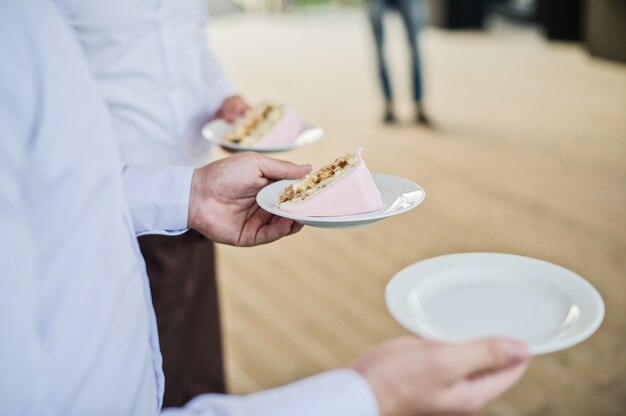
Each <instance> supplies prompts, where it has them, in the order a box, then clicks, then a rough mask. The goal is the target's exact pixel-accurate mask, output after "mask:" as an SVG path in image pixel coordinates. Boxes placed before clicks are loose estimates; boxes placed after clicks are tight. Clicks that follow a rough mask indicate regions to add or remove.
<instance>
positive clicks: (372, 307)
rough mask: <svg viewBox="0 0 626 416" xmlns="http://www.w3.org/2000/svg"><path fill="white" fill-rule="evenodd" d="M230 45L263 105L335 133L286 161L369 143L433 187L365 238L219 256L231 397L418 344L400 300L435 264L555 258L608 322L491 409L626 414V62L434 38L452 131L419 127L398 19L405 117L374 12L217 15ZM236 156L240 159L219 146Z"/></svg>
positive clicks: (532, 38) (376, 157) (216, 39)
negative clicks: (393, 111)
mask: <svg viewBox="0 0 626 416" xmlns="http://www.w3.org/2000/svg"><path fill="white" fill-rule="evenodd" d="M210 34H211V37H212V41H213V43H214V44H215V50H216V51H217V53H218V55H219V57H220V58H221V60H222V62H223V64H224V66H225V68H226V69H227V71H228V72H229V73H230V74H231V77H232V78H233V80H234V81H235V82H236V83H237V85H238V86H239V87H240V89H241V91H243V92H244V93H245V94H246V96H247V97H249V98H250V99H251V100H253V101H255V100H260V99H263V98H268V97H269V98H272V99H276V100H281V101H285V102H288V103H290V104H292V105H294V106H295V107H296V108H297V109H299V110H300V112H301V113H302V114H303V115H305V116H306V118H307V119H309V120H312V121H314V122H316V123H318V124H320V125H321V126H323V127H324V128H325V130H326V137H325V139H324V140H323V141H322V142H320V143H318V144H315V145H313V146H310V147H308V148H306V149H302V150H298V151H295V152H293V153H288V154H280V155H279V157H281V158H285V159H290V160H294V161H297V162H307V163H313V164H314V165H316V166H319V165H320V164H322V163H325V162H327V161H330V160H332V159H333V158H334V157H336V156H338V155H340V154H342V153H343V152H345V151H347V150H350V149H352V148H354V147H357V146H363V147H364V148H365V158H366V160H367V162H368V165H369V167H370V168H371V170H373V171H377V172H384V173H389V174H393V175H398V176H403V177H407V178H410V179H412V180H414V181H416V182H418V183H420V184H421V185H422V186H423V187H424V188H425V189H426V190H427V199H426V201H425V203H424V204H423V205H422V206H421V207H419V208H418V209H416V210H414V211H412V212H410V213H409V214H405V215H402V216H399V217H397V218H393V219H391V220H388V221H385V222H383V223H380V224H377V225H374V226H371V227H367V228H363V229H354V230H323V229H313V228H305V229H304V230H303V231H302V232H301V233H300V234H298V235H296V236H293V237H290V238H288V239H285V240H282V241H280V242H278V243H275V244H272V245H268V246H263V247H257V248H251V249H240V248H232V247H220V248H219V273H220V278H221V290H222V295H223V297H222V299H223V303H222V308H223V311H224V323H225V331H226V352H227V367H228V376H229V384H230V388H231V390H232V391H233V392H234V393H239V394H245V393H249V392H254V391H258V390H261V389H265V388H269V387H273V386H278V385H281V384H284V383H287V382H290V381H293V380H297V379H299V378H302V377H306V376H308V375H311V374H314V373H317V372H320V371H324V370H327V369H331V368H335V367H338V366H342V365H344V364H345V363H347V362H349V361H350V360H352V359H353V358H355V357H356V356H358V355H359V354H361V353H362V352H364V351H366V350H367V349H368V348H369V347H371V346H372V345H374V344H376V343H378V342H380V341H383V340H386V339H388V338H391V337H394V336H397V335H401V334H405V331H404V330H403V329H402V328H401V327H400V326H399V325H397V324H396V323H395V322H394V320H393V319H392V318H391V317H390V315H389V314H388V312H387V310H386V308H385V305H384V301H383V291H384V288H385V285H386V283H387V282H388V280H389V279H390V278H391V277H392V276H393V274H394V273H395V272H396V271H398V270H400V269H401V268H403V267H404V266H406V265H408V264H410V263H413V262H415V261H418V260H421V259H425V258H428V257H432V256H437V255H442V254H447V253H455V252H471V251H495V252H506V253H516V254H521V255H527V256H533V257H538V258H541V259H545V260H548V261H552V262H555V263H557V264H560V265H562V266H565V267H567V268H570V269H572V270H574V271H576V272H578V273H579V274H581V275H582V276H584V277H586V278H587V279H588V280H589V281H591V282H592V283H593V284H594V285H595V286H596V287H597V288H598V290H599V291H600V292H601V294H602V296H603V297H604V300H605V302H606V319H605V321H604V323H603V324H602V327H601V328H600V329H599V330H598V332H597V333H596V334H595V335H594V336H593V337H592V338H591V339H589V340H588V341H587V342H585V343H583V344H581V345H579V346H577V347H575V348H572V349H570V350H567V351H565V352H560V353H556V354H551V355H548V356H543V357H539V358H537V359H536V360H535V361H534V363H533V364H532V366H531V368H530V370H529V372H528V374H527V376H526V377H525V379H524V380H523V381H522V382H521V383H520V384H519V385H518V386H516V387H515V389H514V390H512V391H511V392H510V393H509V394H507V395H506V396H505V397H504V398H502V399H501V400H499V401H498V402H496V403H495V404H493V405H492V406H491V407H490V408H488V409H487V410H486V411H485V412H484V415H492V416H495V415H498V416H519V415H524V416H531V415H532V416H540V415H541V416H543V415H546V416H551V415H555V416H556V415H559V416H560V415H563V416H589V415H592V416H603V415H615V416H617V415H624V414H626V375H625V374H626V316H625V311H626V276H625V271H626V66H622V65H619V64H615V63H610V62H606V61H600V60H595V59H591V58H590V57H588V56H587V55H586V54H585V53H584V52H583V51H582V50H581V49H580V48H579V47H577V46H576V45H571V44H558V43H550V44H548V43H546V42H544V41H543V40H542V38H541V36H540V35H539V34H538V33H536V32H535V31H534V30H532V29H528V28H520V27H508V26H506V25H503V24H496V25H495V26H494V27H493V28H492V30H491V31H490V32H489V33H477V32H460V33H450V32H443V31H438V30H428V31H427V32H425V33H424V34H423V36H422V39H421V42H422V46H423V60H424V66H425V84H426V89H427V103H428V107H429V109H430V111H431V113H432V115H433V117H434V119H435V121H436V123H437V128H436V129H435V130H432V131H431V130H427V129H423V128H418V127H415V126H414V125H412V124H410V123H409V122H408V120H409V118H410V106H409V95H410V94H409V91H410V88H409V87H410V84H409V80H408V70H407V65H408V64H407V58H406V56H405V55H406V53H405V52H406V51H405V42H404V40H405V38H404V33H403V32H402V31H401V26H400V25H399V21H398V20H397V19H395V18H394V19H391V20H390V30H389V32H388V40H389V44H390V50H389V51H388V52H389V61H390V64H391V65H392V67H393V74H394V81H395V88H396V92H397V96H398V97H397V98H398V104H399V107H400V110H401V116H402V117H403V118H405V119H406V120H407V122H406V123H403V124H401V125H399V126H392V127H390V126H385V125H382V124H381V123H380V122H379V118H380V104H381V102H380V95H379V89H378V84H377V80H376V77H375V71H374V67H373V65H372V64H373V57H372V50H371V46H372V45H371V37H370V33H369V31H368V27H367V25H366V20H365V19H364V16H362V15H361V14H360V13H357V12H354V11H353V12H338V13H334V14H331V13H317V14H308V15H298V16H270V17H258V16H256V17H255V16H252V17H251V16H244V17H226V18H221V19H217V20H215V21H214V22H213V24H212V29H211V31H210ZM218 156H223V153H218Z"/></svg>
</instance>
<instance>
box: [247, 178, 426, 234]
mask: <svg viewBox="0 0 626 416" xmlns="http://www.w3.org/2000/svg"><path fill="white" fill-rule="evenodd" d="M372 177H373V178H374V181H376V179H377V178H380V179H383V178H387V179H393V180H401V181H405V182H408V183H410V184H411V185H413V186H415V187H416V188H417V189H416V191H421V192H422V195H421V198H420V199H419V200H417V201H416V202H413V203H411V205H410V206H409V207H406V208H401V209H397V210H394V211H391V212H384V211H381V210H378V211H373V212H371V213H363V214H355V215H344V216H332V217H311V216H305V215H297V214H292V213H290V212H287V211H284V210H281V209H280V208H277V207H270V206H267V205H265V204H262V203H261V201H260V198H261V194H262V193H263V192H268V189H269V188H273V187H278V186H279V185H280V186H282V187H286V186H287V185H289V184H291V183H294V182H296V181H298V179H283V180H280V181H277V182H273V183H271V184H269V185H267V186H265V187H264V188H263V189H261V190H260V191H259V192H258V193H257V196H256V202H257V204H258V205H259V206H260V207H261V209H263V210H265V211H267V212H269V213H271V214H274V215H277V216H280V217H284V218H289V219H291V220H294V221H306V222H307V223H310V224H309V226H313V225H311V224H325V225H330V224H334V225H336V226H337V227H339V225H340V224H351V223H359V222H366V223H369V222H372V221H375V222H378V221H381V220H384V219H385V218H389V217H392V216H394V215H398V214H402V213H405V212H408V211H410V210H412V209H414V208H417V207H418V206H419V205H421V204H422V203H423V202H424V200H425V199H426V191H425V190H424V188H422V186H420V185H419V184H417V183H415V182H413V181H412V180H410V179H406V178H403V177H400V176H395V175H389V174H385V173H377V172H372ZM368 214H369V215H368ZM356 215H368V216H367V217H365V218H363V217H359V218H354V217H355V216H356ZM363 225H366V224H363Z"/></svg>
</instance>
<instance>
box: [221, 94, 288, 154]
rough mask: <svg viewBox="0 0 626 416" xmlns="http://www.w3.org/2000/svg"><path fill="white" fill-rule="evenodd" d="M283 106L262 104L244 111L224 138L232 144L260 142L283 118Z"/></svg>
mask: <svg viewBox="0 0 626 416" xmlns="http://www.w3.org/2000/svg"><path fill="white" fill-rule="evenodd" d="M283 112H284V110H283V106H282V105H280V104H276V103H270V102H264V103H261V104H259V105H257V106H255V107H254V108H251V109H249V110H248V111H246V113H245V114H244V116H243V117H242V118H241V120H239V121H238V122H237V124H236V125H235V127H233V129H232V130H230V131H229V132H228V133H226V135H225V136H224V139H225V140H227V141H229V142H232V143H241V144H250V143H254V142H256V141H258V140H260V139H261V138H262V137H263V136H264V135H265V134H266V133H267V132H269V131H270V130H271V129H272V127H274V125H275V124H276V123H277V122H278V121H280V119H281V118H282V117H283Z"/></svg>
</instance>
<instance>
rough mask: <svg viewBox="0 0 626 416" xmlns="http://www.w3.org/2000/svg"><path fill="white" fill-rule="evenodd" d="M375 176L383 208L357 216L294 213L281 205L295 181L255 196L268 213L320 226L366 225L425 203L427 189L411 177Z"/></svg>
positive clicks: (289, 181) (282, 183)
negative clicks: (425, 190) (287, 190)
mask: <svg viewBox="0 0 626 416" xmlns="http://www.w3.org/2000/svg"><path fill="white" fill-rule="evenodd" d="M372 177H373V178H374V182H375V183H376V187H377V188H378V190H379V191H380V195H381V198H382V200H383V208H382V209H381V210H378V211H374V212H368V213H365V214H356V215H341V216H334V217H309V216H306V215H298V214H292V213H290V212H286V211H283V210H282V209H280V208H278V201H279V200H280V194H282V193H283V191H284V190H285V188H286V187H287V186H288V185H291V184H292V183H294V182H296V181H295V180H283V181H279V182H274V183H273V184H270V185H268V186H266V187H265V188H263V189H261V192H259V193H258V194H257V196H256V202H257V204H259V206H260V207H261V208H263V209H264V210H265V211H267V212H271V213H272V214H274V215H278V216H280V217H285V218H291V219H292V220H295V221H297V222H299V223H300V224H304V225H308V226H311V227H319V228H354V227H363V226H366V225H369V224H373V223H375V222H378V221H382V220H384V219H385V218H388V217H391V216H394V215H398V214H402V213H404V212H407V211H409V210H412V209H413V208H415V207H416V206H418V205H419V204H421V203H422V201H423V200H424V198H425V197H426V193H425V192H424V189H422V187H421V186H419V185H418V184H416V183H414V182H411V181H409V180H408V179H404V178H399V177H397V176H391V175H383V174H381V173H373V174H372Z"/></svg>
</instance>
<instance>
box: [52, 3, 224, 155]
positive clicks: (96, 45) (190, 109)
mask: <svg viewBox="0 0 626 416" xmlns="http://www.w3.org/2000/svg"><path fill="white" fill-rule="evenodd" d="M60 1H61V2H62V3H64V5H65V8H66V10H67V14H68V17H69V20H70V22H71V24H72V26H73V28H74V32H75V35H76V37H77V39H78V40H79V42H80V43H81V46H82V47H83V50H84V52H85V56H86V58H87V63H88V64H89V67H90V69H91V72H92V74H93V76H94V77H95V78H96V81H97V84H98V89H99V90H100V94H101V95H102V97H103V98H104V100H105V102H106V103H107V105H108V106H109V108H110V110H111V115H112V123H113V128H114V131H115V135H116V138H117V140H118V142H119V144H120V149H121V152H122V159H123V160H124V162H125V163H130V164H134V165H145V166H167V165H184V166H195V167H198V166H202V165H205V164H206V163H208V161H209V159H210V151H211V146H210V145H209V143H208V142H207V141H206V140H204V139H202V137H201V135H200V130H201V127H202V125H203V124H204V123H206V122H208V121H209V120H210V119H211V118H212V117H213V115H214V114H215V112H216V111H217V110H218V108H219V107H220V105H221V103H222V101H223V100H224V99H225V98H227V97H229V96H231V95H233V94H234V93H235V89H234V86H233V84H232V83H231V82H230V80H229V79H228V78H227V77H226V75H225V74H224V71H223V70H222V68H221V67H220V65H219V62H218V61H217V59H216V57H215V56H214V55H213V53H212V51H211V50H210V49H209V48H208V45H207V37H206V31H205V30H206V25H207V19H208V9H207V0H132V1H128V0H96V1H85V0H60Z"/></svg>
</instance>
